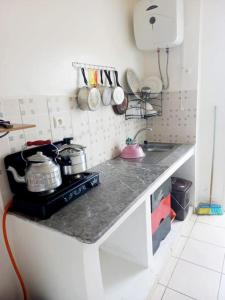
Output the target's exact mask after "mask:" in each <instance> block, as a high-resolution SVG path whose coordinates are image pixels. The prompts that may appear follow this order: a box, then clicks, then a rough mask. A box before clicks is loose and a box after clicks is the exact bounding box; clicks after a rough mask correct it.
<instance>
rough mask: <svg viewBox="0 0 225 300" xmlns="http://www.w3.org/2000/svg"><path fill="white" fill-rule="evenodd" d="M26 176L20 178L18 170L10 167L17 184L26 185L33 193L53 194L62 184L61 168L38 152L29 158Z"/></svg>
mask: <svg viewBox="0 0 225 300" xmlns="http://www.w3.org/2000/svg"><path fill="white" fill-rule="evenodd" d="M27 164H28V165H27V168H26V169H25V176H20V175H19V174H18V173H17V171H16V169H15V168H14V167H12V166H9V167H8V169H7V171H9V172H11V173H12V175H13V177H14V180H15V181H16V182H17V183H26V185H27V190H28V191H30V192H33V193H46V192H47V193H52V192H54V190H55V189H56V188H57V187H59V186H60V185H61V183H62V178H61V172H60V167H59V166H58V164H56V163H55V162H54V161H53V160H52V159H51V158H49V157H47V156H45V155H43V153H42V152H40V151H38V152H37V153H36V154H34V155H32V156H30V157H28V158H27Z"/></svg>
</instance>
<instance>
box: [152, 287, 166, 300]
mask: <svg viewBox="0 0 225 300" xmlns="http://www.w3.org/2000/svg"><path fill="white" fill-rule="evenodd" d="M165 289H166V287H165V286H163V285H161V284H157V286H156V288H155V289H154V290H153V292H152V294H151V295H150V298H149V299H148V300H161V299H162V297H163V294H164V292H165Z"/></svg>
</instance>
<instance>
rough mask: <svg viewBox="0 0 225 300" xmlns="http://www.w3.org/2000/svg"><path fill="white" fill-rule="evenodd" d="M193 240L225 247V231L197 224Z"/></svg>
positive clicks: (192, 235)
mask: <svg viewBox="0 0 225 300" xmlns="http://www.w3.org/2000/svg"><path fill="white" fill-rule="evenodd" d="M191 238H194V239H197V240H200V241H204V242H208V243H212V244H214V245H217V246H220V247H225V229H224V228H219V227H215V226H211V225H208V224H203V223H198V222H197V223H195V226H194V228H193V231H192V233H191Z"/></svg>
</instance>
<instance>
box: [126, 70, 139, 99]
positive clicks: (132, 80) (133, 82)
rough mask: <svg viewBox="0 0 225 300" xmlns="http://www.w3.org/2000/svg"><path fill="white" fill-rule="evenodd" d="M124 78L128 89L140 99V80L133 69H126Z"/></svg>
mask: <svg viewBox="0 0 225 300" xmlns="http://www.w3.org/2000/svg"><path fill="white" fill-rule="evenodd" d="M126 78H127V84H128V87H129V89H130V91H131V92H132V93H133V94H134V96H135V98H137V99H140V92H141V90H140V81H139V79H138V76H137V75H136V73H135V72H134V70H132V69H128V70H127V72H126Z"/></svg>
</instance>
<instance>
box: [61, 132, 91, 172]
mask: <svg viewBox="0 0 225 300" xmlns="http://www.w3.org/2000/svg"><path fill="white" fill-rule="evenodd" d="M72 140H73V138H66V139H64V142H65V143H66V144H64V145H63V146H61V147H60V148H59V163H60V165H61V167H62V172H63V175H76V174H80V173H83V172H85V171H86V170H87V159H86V153H85V149H86V147H84V146H81V145H77V144H72V143H71V141H72Z"/></svg>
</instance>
